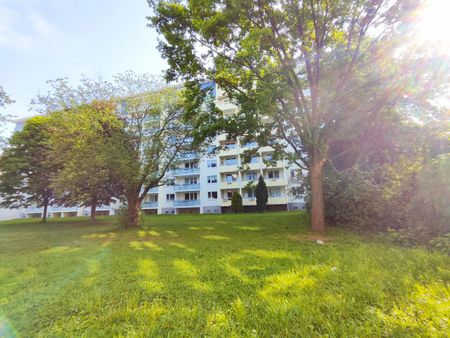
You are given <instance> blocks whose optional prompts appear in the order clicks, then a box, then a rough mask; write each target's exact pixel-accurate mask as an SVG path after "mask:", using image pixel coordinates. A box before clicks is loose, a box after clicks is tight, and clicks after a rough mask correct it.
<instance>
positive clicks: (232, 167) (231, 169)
mask: <svg viewBox="0 0 450 338" xmlns="http://www.w3.org/2000/svg"><path fill="white" fill-rule="evenodd" d="M238 170H239V168H238V165H237V163H236V164H231V165H220V167H219V173H229V172H234V171H238Z"/></svg>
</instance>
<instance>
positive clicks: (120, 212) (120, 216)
mask: <svg viewBox="0 0 450 338" xmlns="http://www.w3.org/2000/svg"><path fill="white" fill-rule="evenodd" d="M116 216H117V224H118V225H120V227H122V228H125V224H127V222H128V208H127V206H126V205H122V206H120V207H119V209H117V210H116ZM144 218H145V217H144V213H143V212H142V211H140V212H139V222H138V226H142V225H143V224H144Z"/></svg>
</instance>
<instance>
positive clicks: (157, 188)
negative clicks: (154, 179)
mask: <svg viewBox="0 0 450 338" xmlns="http://www.w3.org/2000/svg"><path fill="white" fill-rule="evenodd" d="M158 192H159V187H153V188H151V189H150V190H149V191H148V193H149V194H157V193H158Z"/></svg>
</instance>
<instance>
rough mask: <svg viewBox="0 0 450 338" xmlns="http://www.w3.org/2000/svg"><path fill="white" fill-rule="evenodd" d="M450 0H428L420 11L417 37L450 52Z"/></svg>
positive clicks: (445, 51) (442, 50) (443, 51)
mask: <svg viewBox="0 0 450 338" xmlns="http://www.w3.org/2000/svg"><path fill="white" fill-rule="evenodd" d="M449 13H450V0H428V1H425V3H424V5H423V7H422V8H421V9H420V12H419V13H418V19H419V20H418V24H417V26H416V31H417V38H418V39H419V40H420V41H421V42H424V43H425V42H426V43H431V44H433V45H434V46H437V47H438V48H437V49H438V50H439V51H440V52H442V53H445V54H450V20H449V16H448V15H449Z"/></svg>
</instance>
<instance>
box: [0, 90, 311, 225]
mask: <svg viewBox="0 0 450 338" xmlns="http://www.w3.org/2000/svg"><path fill="white" fill-rule="evenodd" d="M210 85H211V84H210ZM214 96H215V100H216V104H217V106H218V107H219V108H220V109H222V111H223V112H224V114H225V115H231V114H234V113H235V112H237V110H238V107H237V106H236V105H234V104H233V103H231V102H230V101H229V99H228V98H227V97H226V96H225V95H223V92H221V91H220V90H216V89H214ZM23 123H24V121H23V120H20V121H17V126H16V130H20V129H21V127H22V126H23ZM210 146H214V147H217V146H220V149H221V150H220V151H219V152H218V153H215V154H209V155H204V156H202V157H201V158H193V157H190V158H186V160H185V161H184V162H183V163H182V164H181V166H180V167H179V168H178V169H176V170H173V171H171V172H169V173H167V175H166V180H165V182H162V183H164V185H161V186H160V187H157V188H153V189H152V190H151V191H150V192H149V193H148V194H147V196H146V198H145V200H144V202H143V203H142V206H141V208H142V210H143V211H144V212H145V213H157V214H180V213H223V212H229V211H230V208H231V196H232V194H233V192H239V193H240V194H241V196H242V199H243V205H244V211H245V210H247V211H251V210H253V209H255V207H256V198H255V196H254V189H252V188H249V186H250V184H252V186H253V187H254V186H256V183H257V181H258V178H259V176H260V175H262V176H263V177H264V179H265V182H266V185H267V188H268V192H269V200H268V208H269V210H296V209H302V208H303V205H304V202H303V200H302V199H298V198H296V197H295V196H292V195H291V194H290V193H289V191H290V189H289V188H290V186H291V183H290V181H291V178H292V177H293V175H295V174H296V172H297V171H298V168H296V167H295V166H289V165H288V163H287V162H286V161H277V162H276V163H275V164H274V165H272V166H267V165H266V164H265V163H264V160H270V156H271V153H272V152H273V149H271V148H270V147H262V148H260V149H258V155H257V156H254V157H253V158H252V160H251V163H249V164H244V163H243V158H242V154H243V152H244V151H245V150H246V149H249V148H250V147H255V146H256V144H254V143H253V144H252V143H251V144H246V145H243V144H240V140H232V141H230V140H227V139H226V135H219V136H218V137H216V139H215V140H214V142H213V144H211V145H210ZM118 207H119V205H118V204H115V205H112V206H103V207H100V208H98V209H97V210H98V214H100V215H106V214H109V215H113V214H115V211H116V210H117V208H118ZM41 213H42V209H41V208H39V209H37V208H27V209H20V211H19V212H18V214H19V216H18V217H40V215H41ZM88 214H89V210H88V209H86V208H76V207H75V208H61V207H49V217H67V216H83V215H88ZM0 218H1V215H0Z"/></svg>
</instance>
